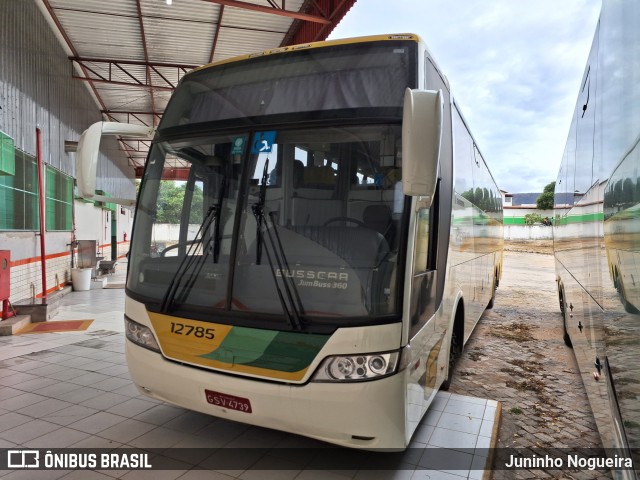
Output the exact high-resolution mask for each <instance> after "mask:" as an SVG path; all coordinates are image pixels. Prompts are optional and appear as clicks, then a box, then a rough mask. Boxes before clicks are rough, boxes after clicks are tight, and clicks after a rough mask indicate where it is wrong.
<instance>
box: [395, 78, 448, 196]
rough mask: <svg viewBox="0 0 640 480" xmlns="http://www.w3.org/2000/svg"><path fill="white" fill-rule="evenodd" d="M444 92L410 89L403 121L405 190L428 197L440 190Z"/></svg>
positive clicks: (405, 97) (405, 101)
mask: <svg viewBox="0 0 640 480" xmlns="http://www.w3.org/2000/svg"><path fill="white" fill-rule="evenodd" d="M443 108H444V102H443V99H442V91H441V90H438V91H433V90H411V89H409V88H407V89H406V91H405V94H404V111H403V117H402V190H403V192H404V194H405V195H410V196H414V197H416V196H421V197H428V203H429V204H431V201H432V200H433V195H434V193H435V190H436V182H437V176H438V159H439V157H440V143H441V141H442V118H443Z"/></svg>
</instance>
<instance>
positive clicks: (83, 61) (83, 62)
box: [69, 57, 196, 110]
mask: <svg viewBox="0 0 640 480" xmlns="http://www.w3.org/2000/svg"><path fill="white" fill-rule="evenodd" d="M69 59H70V60H71V61H72V62H75V63H77V64H78V65H79V66H80V67H82V69H83V72H84V73H85V76H84V77H80V76H73V78H75V79H76V80H85V81H89V82H96V83H110V84H112V85H123V86H133V87H143V88H148V89H149V90H167V91H173V90H174V89H175V88H176V83H174V82H172V81H171V80H169V79H168V78H167V77H166V76H165V75H163V74H162V73H161V72H160V71H159V70H158V68H175V69H176V70H177V72H176V78H178V79H180V78H181V77H182V76H184V74H185V73H186V69H192V68H195V67H196V66H195V65H183V64H172V63H157V62H148V61H145V62H136V61H131V60H113V59H98V58H81V57H70V58H69ZM91 64H93V65H91ZM98 64H102V65H104V66H105V68H108V72H109V73H108V75H106V76H105V75H104V74H101V73H99V72H97V71H96V70H95V65H98ZM127 65H133V66H140V67H145V71H146V77H147V78H146V81H145V82H143V81H141V80H139V79H138V78H136V77H135V75H133V74H132V73H131V72H129V71H127V70H126V68H124V67H126V66H127ZM92 67H94V68H92ZM112 67H116V68H117V69H118V70H120V71H122V72H123V73H124V74H125V75H126V76H127V77H129V78H131V82H129V81H122V80H121V79H115V78H114V77H113V72H112ZM151 70H153V71H154V72H155V73H156V74H157V75H158V76H159V77H160V78H161V79H162V80H163V81H165V82H166V84H167V85H168V86H160V85H153V84H152V83H151ZM89 72H90V73H92V74H93V75H94V76H90V75H89ZM103 110H106V108H103ZM153 110H155V108H154V109H153Z"/></svg>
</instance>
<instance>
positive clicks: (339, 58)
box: [159, 40, 417, 130]
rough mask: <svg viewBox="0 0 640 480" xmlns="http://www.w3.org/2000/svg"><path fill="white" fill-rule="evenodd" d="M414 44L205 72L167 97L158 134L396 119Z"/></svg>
mask: <svg viewBox="0 0 640 480" xmlns="http://www.w3.org/2000/svg"><path fill="white" fill-rule="evenodd" d="M416 50H417V44H416V42H415V41H403V40H396V41H392V42H389V41H384V42H371V43H355V44H347V45H338V46H330V47H324V48H306V49H305V48H303V49H301V50H296V51H289V52H287V53H282V54H271V55H265V56H258V57H253V58H248V59H244V60H239V61H234V62H228V63H222V64H217V65H212V66H210V67H205V68H203V69H201V70H198V71H195V72H193V73H190V74H189V75H187V76H186V77H185V78H184V80H183V81H182V82H181V83H180V86H179V88H178V89H177V90H176V92H175V94H174V95H173V96H172V98H171V101H170V103H169V105H168V106H167V111H166V112H165V114H164V116H163V118H162V122H161V124H160V127H159V128H160V130H165V129H169V128H174V127H180V126H182V127H185V128H187V127H190V126H193V125H195V124H203V123H210V122H223V124H224V126H225V128H227V127H228V126H229V124H230V122H232V121H238V122H240V123H241V124H242V123H243V122H244V123H245V124H246V119H247V118H258V117H260V118H264V117H269V116H271V117H273V116H278V115H297V116H296V121H301V120H304V119H307V120H317V119H318V118H320V117H322V118H338V117H343V118H344V112H347V114H348V116H349V117H353V116H354V115H355V116H362V115H364V114H365V112H368V111H369V110H371V109H372V108H373V109H376V110H377V113H376V114H377V115H380V114H382V113H386V114H387V115H390V116H396V117H401V116H402V102H403V98H404V90H405V88H406V87H408V86H413V85H414V84H415V76H416V71H415V64H416V59H417V53H416Z"/></svg>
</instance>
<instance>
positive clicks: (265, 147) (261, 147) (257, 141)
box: [251, 130, 276, 154]
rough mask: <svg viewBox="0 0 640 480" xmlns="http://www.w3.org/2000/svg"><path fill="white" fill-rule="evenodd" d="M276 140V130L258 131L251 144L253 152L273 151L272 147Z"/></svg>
mask: <svg viewBox="0 0 640 480" xmlns="http://www.w3.org/2000/svg"><path fill="white" fill-rule="evenodd" d="M275 141H276V131H275V130H268V131H266V132H256V134H255V135H254V137H253V143H252V144H251V153H254V154H258V153H271V147H273V144H274V143H275Z"/></svg>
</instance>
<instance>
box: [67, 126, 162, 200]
mask: <svg viewBox="0 0 640 480" xmlns="http://www.w3.org/2000/svg"><path fill="white" fill-rule="evenodd" d="M153 133H154V129H153V128H152V127H146V126H143V125H132V124H130V123H119V122H96V123H94V124H93V125H91V126H90V127H89V128H87V129H86V130H85V131H84V132H83V133H82V136H81V137H80V140H79V141H78V147H77V150H76V154H75V155H76V179H77V182H78V193H79V195H80V196H81V197H83V198H86V199H89V200H95V201H99V202H111V203H117V204H118V205H135V203H136V201H135V199H129V198H116V197H106V196H104V195H97V194H96V175H97V168H98V154H99V153H100V139H101V138H102V136H103V135H122V136H144V137H152V136H153Z"/></svg>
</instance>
